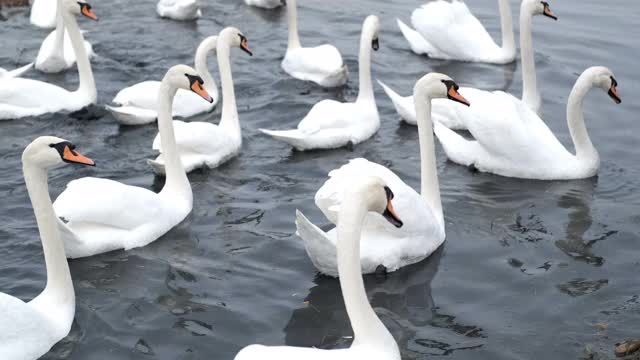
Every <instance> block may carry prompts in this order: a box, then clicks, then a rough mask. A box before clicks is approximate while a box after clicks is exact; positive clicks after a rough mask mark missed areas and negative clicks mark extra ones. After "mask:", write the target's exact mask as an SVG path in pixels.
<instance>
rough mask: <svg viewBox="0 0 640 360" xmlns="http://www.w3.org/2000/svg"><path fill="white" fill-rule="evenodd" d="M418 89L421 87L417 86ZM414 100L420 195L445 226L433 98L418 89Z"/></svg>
mask: <svg viewBox="0 0 640 360" xmlns="http://www.w3.org/2000/svg"><path fill="white" fill-rule="evenodd" d="M416 87H419V86H418V85H416ZM414 98H415V99H416V101H415V106H416V119H417V123H418V140H419V142H420V185H421V189H420V193H421V195H422V198H423V199H424V201H426V202H427V204H428V205H429V206H430V207H431V209H432V210H433V212H434V214H435V215H436V216H437V217H438V219H439V220H440V222H441V225H443V226H444V218H443V214H442V202H441V200H440V184H439V182H438V169H437V167H436V149H435V144H434V142H433V123H432V120H431V97H430V96H429V95H428V94H425V93H423V92H422V91H421V90H420V89H418V91H416V94H415V96H414ZM424 99H426V101H425V100H424Z"/></svg>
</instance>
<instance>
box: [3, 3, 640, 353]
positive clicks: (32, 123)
mask: <svg viewBox="0 0 640 360" xmlns="http://www.w3.org/2000/svg"><path fill="white" fill-rule="evenodd" d="M202 3H203V13H204V17H203V18H202V19H201V20H199V21H198V22H197V23H193V24H191V23H190V24H185V23H178V22H173V21H168V20H160V19H158V18H157V17H156V14H155V3H154V2H153V1H149V0H141V1H135V2H130V1H125V0H114V1H100V2H97V1H96V2H94V3H93V5H94V10H95V12H96V14H98V16H99V17H100V21H99V22H98V23H93V22H89V21H85V20H81V26H82V27H83V28H84V29H86V30H88V33H87V34H86V37H87V39H89V40H90V41H91V42H92V43H93V46H94V50H95V52H96V53H97V54H98V55H99V57H98V58H97V59H95V60H94V62H93V69H94V73H95V76H96V81H97V86H98V92H99V96H98V97H99V99H98V101H99V103H100V104H104V103H107V102H108V101H110V100H111V99H112V98H113V96H114V95H115V93H116V92H117V91H118V90H119V89H121V88H122V87H124V86H126V85H130V84H133V83H136V82H138V81H141V80H145V79H159V78H161V76H162V75H163V74H164V72H165V71H166V69H167V68H169V67H170V66H171V65H174V64H176V63H189V64H191V63H192V62H193V52H194V51H195V48H196V47H197V45H198V43H199V42H200V41H201V40H202V39H203V38H204V37H206V36H209V35H212V34H216V33H218V32H219V31H220V30H221V28H223V27H224V26H227V25H234V26H237V27H238V28H240V29H241V30H242V31H243V32H245V34H246V35H247V37H248V38H249V45H250V47H251V48H252V49H253V50H254V52H255V56H253V57H251V58H250V57H248V56H246V55H245V54H244V53H242V52H240V51H239V50H234V51H233V52H232V57H233V59H232V63H233V66H232V67H233V76H234V80H235V84H236V95H237V99H238V107H239V113H240V119H241V123H242V131H243V140H244V145H243V149H242V153H241V155H240V156H239V157H237V158H236V159H234V160H232V161H230V162H229V163H228V164H226V165H224V166H222V167H220V168H218V169H215V170H206V171H199V172H195V173H193V174H190V175H189V178H190V180H191V182H192V186H193V192H194V195H195V204H194V210H193V213H192V215H190V216H189V217H188V219H187V220H186V221H185V222H184V223H183V224H181V225H180V226H178V227H177V228H175V229H174V230H172V231H171V232H170V233H168V234H167V235H166V236H164V237H163V238H161V239H159V240H158V241H156V242H155V243H153V244H151V245H149V246H147V247H145V248H141V249H135V250H132V251H128V252H122V251H117V252H112V253H108V254H104V255H100V256H94V257H91V258H87V259H81V260H73V261H71V262H70V263H71V271H72V275H73V278H74V283H75V288H76V294H77V310H76V320H75V324H74V326H73V329H72V331H71V334H70V335H69V336H68V337H67V338H66V339H65V340H64V341H63V342H62V343H60V344H58V345H57V346H56V347H55V348H54V349H53V350H52V352H51V353H49V354H48V355H47V356H45V358H46V359H82V360H90V359H100V360H104V359H141V358H149V359H232V358H233V356H234V354H235V353H236V352H237V351H238V350H239V349H240V348H241V347H243V346H245V345H247V344H250V343H256V342H259V343H265V344H271V345H277V344H288V345H300V346H317V347H326V348H332V347H336V346H347V345H348V344H349V342H350V339H349V336H350V335H351V330H350V327H349V323H348V319H347V317H346V313H345V311H344V305H343V303H342V300H341V296H340V289H339V284H338V282H337V281H336V280H334V279H329V278H324V277H318V276H317V275H316V272H315V269H314V267H313V266H312V264H311V263H310V261H309V260H308V258H307V256H306V254H305V252H304V249H303V246H302V242H301V240H300V239H298V238H297V237H296V236H295V235H293V234H294V232H295V225H294V222H293V218H294V213H295V209H301V210H302V211H304V212H305V214H307V215H308V216H309V217H310V219H312V220H313V221H314V222H316V223H318V224H324V225H326V224H327V221H326V220H325V219H324V218H323V217H322V214H321V213H320V212H319V211H318V210H317V209H316V208H315V205H314V203H313V195H314V194H315V191H316V190H317V189H318V188H319V187H320V186H321V185H322V183H323V182H324V180H325V179H326V174H327V172H328V171H329V170H331V169H333V168H336V167H338V166H340V165H342V164H344V163H345V162H346V161H347V160H348V159H350V158H353V157H366V158H368V159H369V160H372V161H376V162H379V163H382V164H385V165H387V166H389V167H390V168H391V169H392V170H393V171H395V172H396V173H397V174H399V175H400V176H401V177H402V178H403V179H405V181H406V182H407V183H409V184H411V185H413V186H416V187H418V186H419V155H418V136H417V132H416V128H415V127H411V126H407V125H403V124H401V123H400V122H399V121H398V116H397V115H396V114H395V112H394V111H393V108H392V105H391V103H390V101H389V100H388V99H387V98H386V97H385V95H384V93H383V91H382V89H380V88H378V87H376V89H375V91H376V95H377V101H378V107H379V110H380V115H381V119H382V127H381V129H380V131H379V132H378V133H377V134H376V135H375V136H374V137H373V138H372V139H370V140H369V141H367V142H365V143H363V144H361V145H359V146H356V147H355V149H353V150H352V151H349V150H345V149H342V150H335V151H324V152H310V153H296V152H292V151H291V150H290V148H288V147H287V146H285V145H284V144H282V143H279V142H276V141H274V140H272V139H270V138H268V137H265V136H263V135H261V134H260V133H259V132H258V131H257V129H258V128H261V127H264V128H290V127H293V126H294V125H295V124H297V122H298V121H299V120H300V119H301V118H302V117H303V116H304V115H305V114H306V112H307V111H308V109H309V108H310V107H311V106H312V105H313V104H314V103H316V102H317V101H319V100H321V99H326V98H333V99H354V98H355V96H356V94H357V48H358V41H359V32H360V27H361V23H362V21H363V19H364V17H365V16H366V15H369V14H371V13H374V14H377V15H379V16H380V17H381V20H382V32H381V35H380V45H381V49H380V51H379V52H377V53H375V54H374V56H373V62H374V64H373V73H374V77H376V78H379V79H381V80H384V81H385V82H387V83H388V84H389V85H391V86H393V87H394V88H396V89H397V90H398V91H400V92H402V93H405V94H408V93H409V92H410V91H411V89H412V87H413V83H414V82H415V80H416V79H418V78H419V77H420V76H421V75H423V74H424V73H426V72H428V71H431V70H437V71H440V72H444V73H447V74H449V75H450V76H452V77H453V78H454V79H456V80H457V81H458V82H459V83H461V84H467V85H474V86H477V87H481V88H487V89H493V88H500V89H505V90H508V91H511V92H513V93H516V94H519V93H520V91H521V80H520V78H521V77H520V72H519V70H520V68H519V66H516V65H514V66H503V67H500V66H491V65H479V64H462V63H456V62H443V61H433V60H428V59H426V58H422V57H418V56H415V55H414V54H413V53H411V52H410V51H409V48H408V44H407V43H406V41H405V40H404V38H403V37H402V36H401V34H400V32H399V30H398V29H397V27H396V25H395V18H396V17H399V18H401V19H403V20H405V21H406V20H408V19H409V16H410V13H411V11H412V10H413V9H414V8H415V7H416V6H417V5H419V4H420V2H418V1H408V0H392V1H366V0H353V1H335V0H323V1H320V0H300V3H301V4H299V7H300V8H299V16H300V20H301V21H300V23H301V25H300V30H301V39H302V42H303V44H308V45H316V44H320V43H323V42H327V41H330V42H331V43H333V44H334V45H336V46H337V47H338V48H339V49H340V50H341V52H342V54H343V56H344V57H345V59H346V62H347V63H348V65H349V67H350V70H351V80H350V82H349V85H348V86H347V87H346V88H344V89H339V90H330V91H327V90H323V89H320V88H318V87H316V86H313V85H311V84H307V83H302V82H299V81H297V80H294V79H292V78H290V77H288V76H286V75H285V74H284V72H283V71H282V70H281V69H280V67H279V62H280V60H281V59H282V56H283V54H284V50H285V47H286V21H285V20H286V19H285V11H284V9H281V10H276V11H262V10H259V9H255V8H250V7H247V6H245V5H244V3H243V2H242V1H240V0H224V1H215V2H214V1H202ZM468 3H469V6H470V7H471V8H472V10H473V11H474V13H475V14H476V15H477V16H478V17H479V18H480V20H481V21H482V22H483V23H484V24H485V25H486V26H487V28H488V29H489V30H490V31H491V33H492V34H493V35H494V37H496V38H499V18H498V15H497V4H496V2H495V1H494V0H475V1H468ZM512 3H513V5H514V9H513V12H514V15H515V14H517V10H516V9H515V5H516V1H513V2H512ZM550 3H551V6H552V8H553V9H554V11H555V12H556V14H557V15H558V16H559V21H557V22H553V21H551V20H549V19H546V18H536V19H535V20H534V42H535V49H536V61H537V66H538V77H539V83H540V85H541V89H542V95H543V98H544V114H545V119H546V121H547V123H548V124H549V126H550V127H551V128H552V129H553V130H554V132H555V133H556V134H558V136H559V137H560V139H561V140H562V141H563V142H564V143H565V144H570V139H569V134H568V131H567V128H566V123H565V103H566V99H567V96H568V94H569V91H570V89H571V86H572V85H573V83H574V81H575V79H576V78H577V75H578V74H579V73H581V72H582V71H583V70H584V69H585V68H587V67H589V66H592V65H605V66H608V67H610V68H611V69H612V70H613V71H614V72H615V74H616V77H617V79H618V81H619V83H620V86H619V90H620V93H621V95H622V97H623V103H622V104H621V105H618V106H616V105H615V104H613V102H612V101H611V100H610V99H609V98H608V97H607V96H606V95H605V94H603V93H601V92H600V91H598V90H596V91H594V92H593V93H592V94H591V95H590V96H589V97H588V99H587V101H586V103H585V113H586V118H587V125H588V128H589V131H590V134H591V136H592V139H593V141H594V143H595V145H596V147H597V148H598V150H599V152H600V155H601V157H602V166H601V169H600V173H599V176H598V177H597V178H593V179H587V180H581V181H568V182H539V181H522V180H513V179H506V178H502V177H497V176H492V175H487V174H477V173H476V174H473V173H470V172H469V171H468V170H467V169H466V168H463V167H460V166H457V165H454V164H452V163H449V162H447V161H446V159H445V157H444V154H443V152H442V149H441V148H440V147H439V146H438V148H437V152H438V170H439V175H440V183H441V187H442V195H443V196H442V200H443V203H444V209H445V217H446V223H447V241H446V242H445V244H444V245H443V247H442V249H440V250H439V251H438V252H437V253H436V254H434V255H433V256H431V258H429V259H428V260H426V261H424V262H422V263H419V264H416V265H414V266H411V267H408V268H405V269H402V270H400V271H398V272H396V273H393V274H390V275H389V276H387V277H386V278H376V277H375V276H371V277H367V278H366V283H367V289H368V292H369V298H370V299H371V302H372V303H373V305H374V307H375V308H376V311H377V312H378V314H379V315H380V316H381V318H382V319H383V321H384V322H385V324H387V326H388V327H389V328H390V330H391V331H392V333H393V334H394V336H395V338H396V340H397V341H398V343H399V345H400V348H401V350H402V353H403V358H404V359H427V358H433V357H434V356H446V357H448V358H450V359H474V360H477V359H492V360H495V359H558V360H566V359H580V358H583V357H586V358H588V357H587V350H586V349H587V348H589V349H591V350H590V351H593V352H595V353H598V355H596V357H594V358H599V359H609V358H613V357H614V356H613V344H614V343H615V342H617V341H620V340H623V339H625V338H628V337H633V336H638V329H639V326H638V323H639V322H640V284H639V282H638V276H639V274H640V251H638V247H639V244H640V236H639V234H640V231H639V230H640V227H639V226H638V223H639V222H640V213H639V211H638V210H639V209H640V195H639V192H638V190H639V186H638V179H639V178H640V164H638V147H637V144H638V141H639V139H640V135H639V131H638V129H640V125H639V123H638V120H639V119H638V114H639V113H640V105H638V102H637V100H636V99H635V98H636V96H637V94H638V92H639V91H640V80H639V78H638V64H637V59H638V58H640V50H639V49H640V46H639V45H640V41H639V40H638V39H637V37H636V36H635V34H638V33H639V30H640V5H638V3H637V2H636V1H635V0H617V1H614V2H603V1H578V0H564V1H557V0H556V1H554V0H551V1H550ZM4 14H5V16H6V20H4V21H0V49H1V50H0V66H2V67H5V68H13V67H15V66H16V65H17V64H23V63H25V62H28V61H31V60H32V59H33V58H34V57H35V54H36V52H37V48H38V46H39V42H40V41H41V39H42V38H44V37H45V35H46V32H45V31H40V30H35V29H34V28H33V27H31V26H30V25H29V24H28V10H26V9H11V10H7V9H5V10H4ZM517 29H518V27H517V26H516V30H517ZM213 62H214V61H211V62H210V63H211V64H212V72H213V73H214V74H215V68H214V66H213ZM30 76H32V77H35V78H39V79H47V80H48V81H51V82H53V83H56V84H61V85H65V86H68V87H72V86H74V85H75V84H76V82H77V74H76V73H75V71H69V72H67V73H66V74H63V75H54V76H45V75H42V74H37V73H36V72H32V73H31V74H30ZM96 113H97V116H92V117H89V118H73V117H70V116H68V115H65V114H58V115H51V116H43V117H40V118H34V119H22V120H15V121H7V122H2V123H0V134H1V135H0V136H1V139H2V141H0V159H1V160H2V164H3V165H2V167H0V196H1V198H2V199H3V202H2V206H1V208H0V222H1V223H2V224H3V225H2V227H1V228H0V234H1V235H0V239H1V241H0V259H1V260H0V291H3V292H8V293H10V294H14V295H16V296H18V297H20V298H22V299H25V300H29V299H31V298H33V297H34V296H35V295H37V294H38V293H39V291H41V289H42V288H43V286H44V275H45V270H44V266H43V258H42V248H41V245H40V240H39V238H38V234H37V228H36V225H35V219H34V217H33V213H32V209H31V206H30V204H29V201H28V198H27V195H26V189H25V186H24V182H23V179H22V175H21V173H20V169H21V164H20V154H21V152H22V150H23V148H24V146H26V144H28V143H29V142H30V141H31V140H32V139H33V138H35V137H36V136H39V135H44V134H52V135H54V134H55V135H58V136H61V137H64V138H67V139H70V140H72V141H74V142H75V143H76V144H77V145H78V146H79V148H81V149H82V150H83V152H84V153H86V154H87V155H88V156H90V157H92V158H94V159H96V160H97V161H98V163H99V166H98V167H96V168H92V169H88V168H78V167H65V168H62V169H60V170H56V171H52V172H51V177H50V188H51V192H52V196H54V197H55V196H57V194H59V193H60V192H61V191H62V190H63V188H64V186H65V184H66V183H67V182H68V181H70V180H71V179H73V178H76V177H81V176H87V175H92V176H100V177H105V178H110V179H114V180H119V181H123V182H125V183H127V184H133V185H138V186H143V187H147V188H153V189H159V188H160V186H161V183H162V181H161V180H159V179H155V178H154V176H153V175H152V172H151V171H150V169H149V168H148V166H147V165H146V162H145V159H147V158H152V157H154V154H153V152H152V151H151V142H152V140H153V137H154V136H155V134H156V131H157V129H156V127H155V125H150V126H143V127H135V128H130V127H120V126H118V125H117V124H116V122H115V120H114V119H113V118H112V117H111V116H110V115H108V114H105V113H103V112H101V111H97V112H96ZM94 115H96V114H94ZM196 119H197V120H208V121H217V119H219V109H217V110H216V111H215V112H214V113H213V114H212V116H211V115H207V116H202V117H199V118H196ZM305 300H306V301H308V303H305ZM597 324H602V325H600V326H596V325H597ZM604 325H606V330H602V329H603V328H604V327H605V326H604Z"/></svg>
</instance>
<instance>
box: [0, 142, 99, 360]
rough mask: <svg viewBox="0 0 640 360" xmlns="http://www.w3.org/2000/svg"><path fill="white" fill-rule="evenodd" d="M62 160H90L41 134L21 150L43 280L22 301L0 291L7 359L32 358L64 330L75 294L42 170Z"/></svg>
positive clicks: (2, 349)
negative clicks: (42, 285) (38, 290)
mask: <svg viewBox="0 0 640 360" xmlns="http://www.w3.org/2000/svg"><path fill="white" fill-rule="evenodd" d="M65 163H78V164H83V165H95V163H94V162H93V160H91V159H89V158H86V157H84V156H82V155H80V154H79V153H78V152H77V151H76V150H75V146H74V145H73V144H71V143H70V142H68V141H66V140H63V139H60V138H56V137H53V136H41V137H39V138H37V139H35V140H34V141H33V142H32V143H31V144H29V145H28V146H27V147H26V148H25V149H24V152H23V153H22V170H23V172H24V180H25V183H26V185H27V191H28V192H29V197H30V198H31V205H32V206H33V212H34V213H35V215H36V221H37V223H38V231H39V232H40V240H41V241H42V248H43V252H44V261H45V264H46V269H47V285H46V286H45V288H44V290H43V291H42V292H41V293H40V294H39V295H38V296H36V297H35V298H34V299H33V300H31V301H29V302H27V303H25V302H23V301H22V300H20V299H18V298H15V297H13V296H11V295H9V294H5V293H0V354H2V358H3V359H7V360H33V359H37V358H39V357H40V356H42V355H44V354H45V353H46V352H47V351H49V349H51V347H52V346H53V345H54V344H55V343H57V342H58V341H60V340H61V339H62V338H64V337H65V336H67V334H69V330H71V324H72V323H73V318H74V316H75V309H76V300H75V293H74V290H73V282H72V280H71V274H70V273H69V264H67V259H66V256H65V253H64V244H63V242H62V239H61V237H60V231H59V230H58V224H57V220H58V219H57V218H56V214H55V213H54V212H53V207H52V205H51V198H50V197H49V186H48V184H47V171H48V170H49V169H52V168H55V167H59V166H61V165H64V164H65Z"/></svg>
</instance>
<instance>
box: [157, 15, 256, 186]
mask: <svg viewBox="0 0 640 360" xmlns="http://www.w3.org/2000/svg"><path fill="white" fill-rule="evenodd" d="M231 47H239V48H240V49H242V50H243V51H245V52H246V53H248V54H249V55H252V53H251V50H249V48H248V47H247V38H246V37H245V36H244V35H243V34H242V32H240V30H238V29H236V28H234V27H227V28H224V29H223V30H222V31H221V32H220V34H218V45H217V50H216V52H217V58H218V68H219V69H220V84H221V86H222V115H221V117H220V124H219V125H215V124H212V123H208V122H201V121H192V122H183V121H179V120H174V121H173V129H174V131H175V136H176V143H177V146H178V148H177V149H178V153H179V154H180V159H181V161H182V165H183V166H184V169H185V171H186V172H190V171H192V170H194V169H197V168H200V167H205V166H206V167H209V168H215V167H217V166H218V165H220V164H222V163H224V162H225V161H227V160H229V159H231V158H232V157H234V156H235V155H237V154H238V152H240V148H241V146H242V134H241V132H240V121H239V119H238V109H237V106H236V94H235V92H234V90H233V79H232V77H231V65H230V60H231ZM162 139H163V137H162V133H160V134H158V135H156V137H155V139H154V140H153V149H154V150H157V151H160V155H159V156H158V157H157V158H156V159H155V160H149V161H148V162H149V165H151V167H152V168H153V171H154V172H156V173H157V174H164V173H165V170H164V163H165V159H164V158H165V154H164V150H163V147H162Z"/></svg>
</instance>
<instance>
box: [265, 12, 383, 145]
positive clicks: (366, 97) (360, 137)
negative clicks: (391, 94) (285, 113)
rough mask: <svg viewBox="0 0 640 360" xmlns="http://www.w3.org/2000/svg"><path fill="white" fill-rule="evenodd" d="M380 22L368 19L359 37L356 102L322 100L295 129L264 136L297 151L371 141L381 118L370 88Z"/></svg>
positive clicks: (375, 17) (371, 17) (374, 18)
mask: <svg viewBox="0 0 640 360" xmlns="http://www.w3.org/2000/svg"><path fill="white" fill-rule="evenodd" d="M379 27H380V21H379V20H378V17H377V16H374V15H370V16H368V17H367V18H366V19H365V21H364V23H363V25H362V36H361V38H360V55H359V57H358V66H359V67H360V69H359V70H358V71H359V73H360V74H359V75H360V84H359V86H360V90H359V93H358V98H357V99H356V101H355V102H352V103H351V102H350V103H341V102H338V101H335V100H322V101H320V102H319V103H317V104H315V105H314V106H313V107H312V108H311V110H310V111H309V113H308V114H307V116H305V117H304V119H302V121H300V123H299V124H298V128H297V129H294V130H266V129H260V131H262V132H263V133H265V134H267V135H270V136H272V137H274V138H276V139H278V140H281V141H284V142H286V143H288V144H290V145H291V146H293V147H294V148H296V149H298V150H312V149H334V148H339V147H341V146H345V145H347V144H349V143H351V144H357V143H360V142H363V141H365V140H367V139H368V138H370V137H371V136H372V135H373V134H375V133H376V131H378V128H379V127H380V117H379V116H378V108H377V106H376V100H375V97H374V95H373V87H372V85H371V48H373V49H374V50H377V49H378V31H379Z"/></svg>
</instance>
